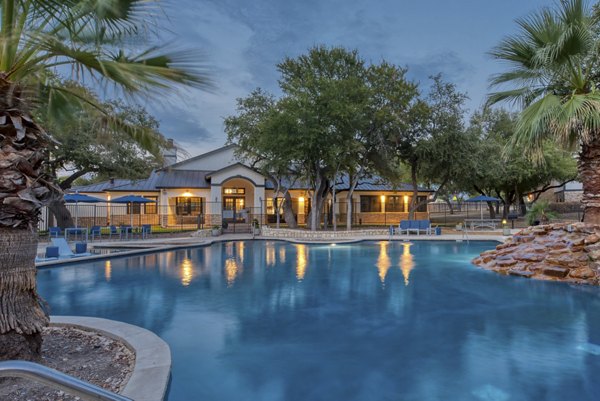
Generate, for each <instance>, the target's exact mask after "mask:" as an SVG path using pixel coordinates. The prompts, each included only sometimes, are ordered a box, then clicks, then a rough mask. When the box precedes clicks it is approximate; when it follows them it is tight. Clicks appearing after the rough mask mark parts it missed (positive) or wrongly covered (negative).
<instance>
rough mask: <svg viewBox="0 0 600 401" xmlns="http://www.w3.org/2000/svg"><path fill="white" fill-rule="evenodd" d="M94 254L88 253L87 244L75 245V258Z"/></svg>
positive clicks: (79, 243)
mask: <svg viewBox="0 0 600 401" xmlns="http://www.w3.org/2000/svg"><path fill="white" fill-rule="evenodd" d="M91 255H92V254H91V253H90V252H88V251H87V243H86V242H78V243H76V244H75V256H91Z"/></svg>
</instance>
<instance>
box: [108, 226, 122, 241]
mask: <svg viewBox="0 0 600 401" xmlns="http://www.w3.org/2000/svg"><path fill="white" fill-rule="evenodd" d="M117 234H119V230H117V226H109V227H108V239H112V236H113V235H117ZM119 238H120V235H119Z"/></svg>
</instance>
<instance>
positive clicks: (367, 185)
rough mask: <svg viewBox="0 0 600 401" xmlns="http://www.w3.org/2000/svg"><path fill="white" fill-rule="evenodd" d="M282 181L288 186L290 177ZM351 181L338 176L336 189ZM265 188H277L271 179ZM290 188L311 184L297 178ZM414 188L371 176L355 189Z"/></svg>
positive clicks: (346, 185) (420, 188)
mask: <svg viewBox="0 0 600 401" xmlns="http://www.w3.org/2000/svg"><path fill="white" fill-rule="evenodd" d="M282 181H283V182H282V184H283V186H284V187H287V186H289V185H290V180H289V179H286V178H284V179H283V180H282ZM349 181H350V180H349V178H348V176H347V175H343V176H341V177H338V179H337V184H336V191H347V190H348V188H349V187H350V184H349ZM265 188H266V189H275V186H274V185H273V183H272V182H271V181H270V180H267V184H266V186H265ZM290 189H305V190H308V189H310V186H309V185H308V183H306V182H305V181H302V180H296V181H295V182H294V183H293V185H292V187H291V188H290ZM412 190H413V186H412V185H411V184H406V183H399V184H396V185H394V184H391V183H389V182H387V181H385V180H384V179H383V178H381V177H377V176H375V177H371V178H363V179H361V180H359V182H358V185H357V186H356V189H355V191H399V192H407V191H411V192H412ZM417 190H418V191H419V192H433V190H431V189H428V188H424V187H417Z"/></svg>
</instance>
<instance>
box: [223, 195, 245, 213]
mask: <svg viewBox="0 0 600 401" xmlns="http://www.w3.org/2000/svg"><path fill="white" fill-rule="evenodd" d="M223 201H224V202H223V210H235V211H240V210H242V209H244V208H245V207H246V202H245V199H244V198H238V197H234V196H226V197H225V198H223Z"/></svg>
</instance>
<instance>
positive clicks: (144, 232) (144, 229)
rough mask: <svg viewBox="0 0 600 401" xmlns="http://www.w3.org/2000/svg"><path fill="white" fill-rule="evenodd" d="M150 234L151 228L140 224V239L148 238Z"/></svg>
mask: <svg viewBox="0 0 600 401" xmlns="http://www.w3.org/2000/svg"><path fill="white" fill-rule="evenodd" d="M150 234H152V226H151V225H150V224H142V239H145V238H148V237H149V236H150Z"/></svg>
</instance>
